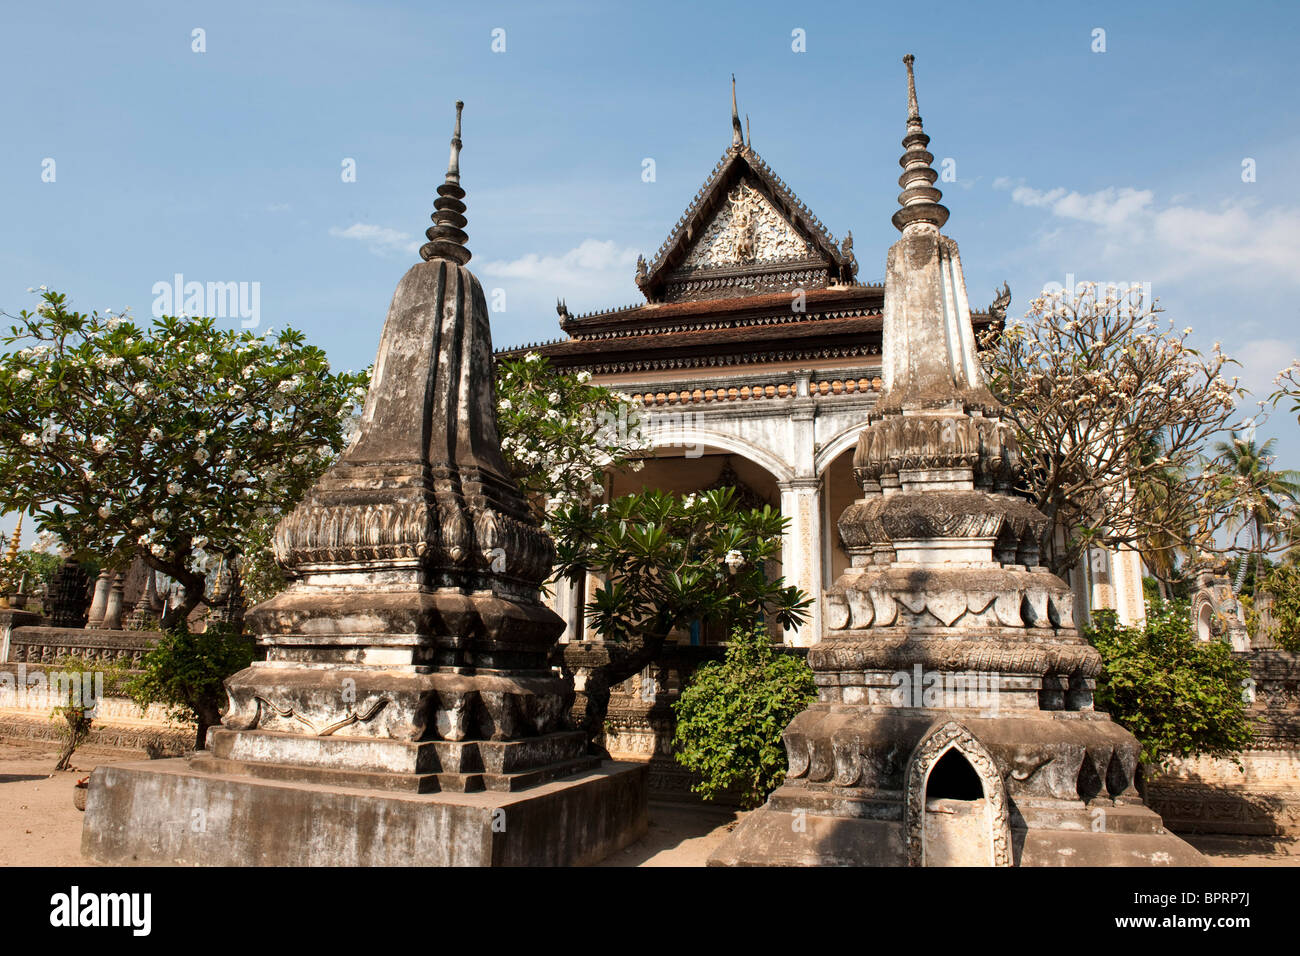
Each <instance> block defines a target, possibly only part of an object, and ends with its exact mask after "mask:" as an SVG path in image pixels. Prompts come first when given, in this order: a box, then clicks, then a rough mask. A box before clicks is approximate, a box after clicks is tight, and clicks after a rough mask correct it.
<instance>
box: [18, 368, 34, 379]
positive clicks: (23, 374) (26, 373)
mask: <svg viewBox="0 0 1300 956" xmlns="http://www.w3.org/2000/svg"><path fill="white" fill-rule="evenodd" d="M31 380H32V370H31V369H29V368H20V369H19V370H18V381H20V382H30V381H31Z"/></svg>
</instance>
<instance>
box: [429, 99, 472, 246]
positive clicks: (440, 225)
mask: <svg viewBox="0 0 1300 956" xmlns="http://www.w3.org/2000/svg"><path fill="white" fill-rule="evenodd" d="M464 108H465V104H464V103H463V102H462V101H460V100H457V101H456V128H455V130H454V131H453V132H452V134H451V157H450V159H448V161H447V177H446V179H445V181H444V182H443V184H442V185H441V186H439V187H438V198H437V199H435V200H434V201H433V208H434V213H433V216H432V217H431V218H432V219H433V223H434V224H433V225H432V226H430V227H429V228H428V229H426V230H425V232H424V235H425V236H426V237H427V238H428V240H429V241H428V242H426V243H425V244H424V245H423V246H421V247H420V258H422V259H424V260H425V261H426V262H428V261H429V260H430V259H450V260H451V261H452V262H455V263H458V264H459V265H462V266H463V265H464V264H465V263H467V262H469V260H470V251H469V249H468V248H466V246H465V242H466V240H467V239H469V236H468V235H466V233H465V224H466V222H467V221H468V220H467V219H466V218H465V203H464V202H462V200H463V199H464V198H465V190H463V189H461V187H460V147H461V141H460V113H461V110H463V109H464Z"/></svg>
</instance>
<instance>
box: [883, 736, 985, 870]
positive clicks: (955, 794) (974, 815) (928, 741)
mask: <svg viewBox="0 0 1300 956" xmlns="http://www.w3.org/2000/svg"><path fill="white" fill-rule="evenodd" d="M907 817H908V818H907V838H908V861H909V863H910V864H911V865H913V866H1010V865H1011V859H1010V849H1009V846H1010V820H1009V815H1008V812H1007V800H1006V791H1005V789H1004V787H1003V783H1002V779H1001V776H1000V775H999V774H998V772H997V765H996V763H995V762H994V760H993V758H992V756H991V755H990V754H989V753H988V751H986V750H985V749H984V747H983V746H982V745H981V744H980V743H979V741H977V740H976V739H975V738H974V737H973V736H972V735H971V733H970V731H969V730H967V729H966V728H965V727H964V726H962V725H961V724H960V723H958V722H956V721H948V722H947V723H946V724H944V725H943V726H942V727H939V728H937V729H936V730H934V731H932V732H931V733H930V734H928V735H927V736H926V737H925V738H924V739H923V740H922V741H921V742H920V743H919V744H918V745H917V747H916V749H915V750H914V751H913V754H912V759H911V761H910V766H909V769H908V775H907Z"/></svg>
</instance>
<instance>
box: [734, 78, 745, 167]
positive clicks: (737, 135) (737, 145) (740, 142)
mask: <svg viewBox="0 0 1300 956" xmlns="http://www.w3.org/2000/svg"><path fill="white" fill-rule="evenodd" d="M744 145H745V137H744V135H743V131H742V130H741V128H740V110H738V109H737V108H736V74H735V73H733V74H731V148H732V149H741V148H742V147H743V146H744Z"/></svg>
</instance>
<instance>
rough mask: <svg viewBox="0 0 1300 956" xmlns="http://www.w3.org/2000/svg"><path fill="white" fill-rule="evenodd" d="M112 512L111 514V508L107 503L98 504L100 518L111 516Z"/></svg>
mask: <svg viewBox="0 0 1300 956" xmlns="http://www.w3.org/2000/svg"><path fill="white" fill-rule="evenodd" d="M112 514H113V509H112V508H110V507H109V506H108V505H100V506H99V516H100V517H101V518H108V517H111V516H112Z"/></svg>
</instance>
